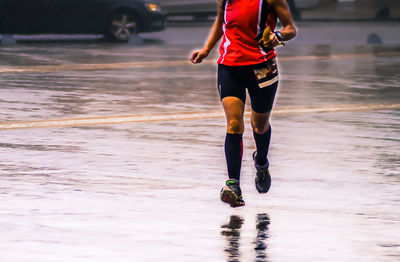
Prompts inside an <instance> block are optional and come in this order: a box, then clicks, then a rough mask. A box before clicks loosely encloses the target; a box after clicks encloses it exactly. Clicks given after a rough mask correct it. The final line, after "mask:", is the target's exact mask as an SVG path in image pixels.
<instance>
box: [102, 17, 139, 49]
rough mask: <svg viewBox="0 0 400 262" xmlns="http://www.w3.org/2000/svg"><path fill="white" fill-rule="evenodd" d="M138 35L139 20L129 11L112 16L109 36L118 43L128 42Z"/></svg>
mask: <svg viewBox="0 0 400 262" xmlns="http://www.w3.org/2000/svg"><path fill="white" fill-rule="evenodd" d="M137 33H138V20H137V19H136V17H135V16H134V15H133V14H132V13H130V12H129V11H120V12H117V13H115V14H113V15H112V16H111V19H110V21H109V26H108V32H107V35H108V36H109V37H110V38H111V39H112V40H114V41H117V42H128V40H129V38H130V37H131V35H134V34H137Z"/></svg>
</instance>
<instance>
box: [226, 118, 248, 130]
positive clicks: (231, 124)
mask: <svg viewBox="0 0 400 262" xmlns="http://www.w3.org/2000/svg"><path fill="white" fill-rule="evenodd" d="M243 131H244V124H243V121H240V120H238V119H231V120H229V121H228V123H227V133H229V134H243Z"/></svg>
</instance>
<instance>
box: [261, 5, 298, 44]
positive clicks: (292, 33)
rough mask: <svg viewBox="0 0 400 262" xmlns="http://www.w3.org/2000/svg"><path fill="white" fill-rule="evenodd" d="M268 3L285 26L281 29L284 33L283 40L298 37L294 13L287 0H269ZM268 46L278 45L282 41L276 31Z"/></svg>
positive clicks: (282, 33)
mask: <svg viewBox="0 0 400 262" xmlns="http://www.w3.org/2000/svg"><path fill="white" fill-rule="evenodd" d="M268 5H269V6H270V7H271V8H272V9H273V10H274V13H275V14H276V16H277V17H278V18H279V21H280V22H281V24H282V26H283V28H282V29H281V30H280V31H279V32H280V33H281V35H282V39H281V40H282V41H288V40H291V39H293V38H295V37H296V35H297V29H296V26H295V25H294V22H293V18H292V14H291V13H290V10H289V7H288V5H287V2H286V0H268ZM269 40H270V41H269V43H268V46H270V47H276V46H278V45H279V44H280V43H281V42H280V41H279V39H278V38H277V36H276V34H275V32H273V33H271V35H270V39H269Z"/></svg>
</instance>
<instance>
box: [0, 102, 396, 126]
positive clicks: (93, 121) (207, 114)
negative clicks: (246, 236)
mask: <svg viewBox="0 0 400 262" xmlns="http://www.w3.org/2000/svg"><path fill="white" fill-rule="evenodd" d="M394 109H400V104H359V105H335V106H323V107H293V108H277V109H274V110H273V112H272V113H273V115H277V116H279V115H293V114H317V113H332V112H351V111H373V110H394ZM250 114H251V112H250V111H246V112H245V116H246V117H248V116H250ZM223 117H224V113H223V112H222V111H203V112H182V113H177V114H144V115H120V116H100V117H83V118H69V119H49V120H31V121H13V122H0V130H11V129H34V128H59V127H78V126H93V125H109V124H127V123H145V122H165V121H182V120H198V119H209V118H223Z"/></svg>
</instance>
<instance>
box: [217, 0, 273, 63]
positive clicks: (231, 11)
mask: <svg viewBox="0 0 400 262" xmlns="http://www.w3.org/2000/svg"><path fill="white" fill-rule="evenodd" d="M223 5H224V6H223V9H224V22H223V25H222V30H223V38H222V42H221V45H220V48H219V53H220V58H219V59H218V64H224V65H228V66H244V65H253V64H259V63H262V62H265V61H267V60H268V59H271V58H274V57H275V56H276V53H275V50H271V51H269V52H265V51H264V50H263V49H262V48H261V47H260V46H259V45H258V43H257V41H256V40H255V38H256V36H257V35H258V34H259V33H260V32H262V31H263V30H264V29H265V27H266V24H268V25H269V27H270V28H271V30H272V31H274V29H275V25H276V15H275V14H273V12H270V10H269V8H268V4H267V1H266V0H224V1H223Z"/></svg>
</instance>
